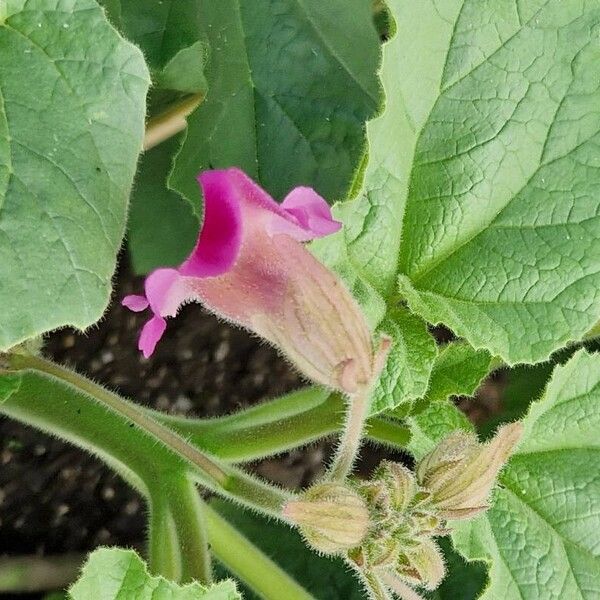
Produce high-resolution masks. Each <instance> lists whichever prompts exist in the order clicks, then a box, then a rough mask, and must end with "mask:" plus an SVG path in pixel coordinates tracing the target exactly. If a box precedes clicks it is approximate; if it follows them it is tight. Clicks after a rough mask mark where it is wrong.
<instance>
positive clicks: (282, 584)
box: [204, 505, 315, 600]
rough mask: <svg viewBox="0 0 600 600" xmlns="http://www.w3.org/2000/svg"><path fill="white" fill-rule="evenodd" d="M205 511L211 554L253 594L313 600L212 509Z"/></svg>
mask: <svg viewBox="0 0 600 600" xmlns="http://www.w3.org/2000/svg"><path fill="white" fill-rule="evenodd" d="M204 511H205V515H206V525H207V530H208V537H209V539H210V545H211V550H212V552H213V554H214V555H215V556H216V558H217V559H218V560H219V561H220V562H221V563H223V565H225V567H227V569H228V570H229V571H231V572H232V573H233V574H234V575H236V576H237V577H239V578H240V579H242V580H243V581H244V582H245V583H246V584H247V585H248V587H250V588H251V589H252V590H253V591H254V592H256V593H257V594H258V595H259V596H261V597H262V598H265V599H266V600H281V598H285V600H315V599H314V598H313V596H311V595H310V594H309V593H308V592H307V591H306V590H305V589H304V588H303V587H301V586H300V585H299V584H298V583H297V582H296V581H295V580H294V579H292V578H291V577H290V576H289V575H288V574H287V573H286V572H285V571H284V570H283V569H281V567H279V565H277V564H276V563H275V562H273V561H272V560H271V559H270V558H269V557H268V556H266V555H265V554H264V553H263V552H262V551H261V550H260V549H259V548H257V547H256V546H255V545H254V544H252V542H250V540H248V538H246V537H245V536H244V535H242V534H241V533H240V532H239V531H238V530H237V529H235V527H233V526H232V525H230V524H229V523H228V522H227V521H226V520H225V519H224V518H223V517H221V515H219V514H218V513H217V512H216V511H215V510H213V509H212V508H211V507H210V506H207V505H205V506H204Z"/></svg>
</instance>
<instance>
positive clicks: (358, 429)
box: [326, 386, 371, 482]
mask: <svg viewBox="0 0 600 600" xmlns="http://www.w3.org/2000/svg"><path fill="white" fill-rule="evenodd" d="M370 397H371V389H370V387H369V386H364V387H361V388H359V390H358V391H357V392H356V393H355V394H352V395H351V396H349V397H348V409H347V410H348V414H347V416H346V426H345V428H344V432H343V433H342V438H341V440H340V444H339V446H338V448H337V450H336V453H335V456H334V457H333V462H332V463H331V467H330V468H329V472H328V473H327V475H326V479H327V480H329V481H340V482H341V481H344V479H346V477H347V476H348V475H349V473H350V471H352V465H353V464H354V461H355V460H356V456H357V454H358V450H359V448H360V445H361V443H362V434H363V429H364V426H365V419H366V418H367V414H368V412H369V400H370Z"/></svg>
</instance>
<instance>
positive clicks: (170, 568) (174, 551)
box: [148, 489, 182, 581]
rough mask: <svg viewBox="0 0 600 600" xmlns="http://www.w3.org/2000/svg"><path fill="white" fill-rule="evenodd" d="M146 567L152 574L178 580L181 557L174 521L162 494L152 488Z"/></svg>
mask: <svg viewBox="0 0 600 600" xmlns="http://www.w3.org/2000/svg"><path fill="white" fill-rule="evenodd" d="M148 503H149V509H150V519H149V524H148V567H149V568H150V572H151V573H153V574H154V575H162V576H163V577H165V578H166V579H169V580H171V581H179V580H180V579H181V574H182V557H181V552H180V549H179V540H178V539H177V531H176V529H175V521H174V520H173V515H172V514H171V511H170V510H169V504H168V502H167V499H166V498H165V496H164V494H162V493H161V492H159V491H155V489H152V490H151V491H150V498H149V502H148Z"/></svg>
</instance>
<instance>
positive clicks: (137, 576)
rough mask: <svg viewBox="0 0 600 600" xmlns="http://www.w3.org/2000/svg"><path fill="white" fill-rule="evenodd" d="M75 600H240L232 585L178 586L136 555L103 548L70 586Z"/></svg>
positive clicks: (221, 583) (194, 584)
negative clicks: (151, 569)
mask: <svg viewBox="0 0 600 600" xmlns="http://www.w3.org/2000/svg"><path fill="white" fill-rule="evenodd" d="M69 596H70V597H71V598H72V600H92V598H93V599H94V600H241V598H242V597H241V595H240V594H239V593H238V591H237V590H236V586H235V583H234V582H233V581H230V580H229V581H221V582H219V583H216V584H213V585H211V586H210V587H208V588H206V587H204V586H202V585H200V584H199V583H197V582H194V583H190V584H188V585H177V584H176V583H173V582H172V581H167V580H166V579H164V578H163V577H155V576H152V575H150V574H149V573H148V570H147V569H146V565H145V564H144V561H143V560H142V559H141V558H140V557H139V556H138V555H137V554H136V553H135V552H134V551H133V550H124V549H122V548H100V549H99V550H95V551H94V552H92V554H90V556H89V558H88V559H87V562H86V563H85V565H84V566H83V569H82V572H81V576H80V577H79V579H78V580H77V581H76V582H75V583H74V584H73V585H72V586H71V588H70V590H69Z"/></svg>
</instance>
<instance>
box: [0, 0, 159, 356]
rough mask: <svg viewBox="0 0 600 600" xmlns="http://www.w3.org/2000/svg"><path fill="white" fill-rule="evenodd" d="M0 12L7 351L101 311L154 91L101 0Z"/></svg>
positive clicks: (42, 0)
mask: <svg viewBox="0 0 600 600" xmlns="http://www.w3.org/2000/svg"><path fill="white" fill-rule="evenodd" d="M2 8H3V11H4V12H3V14H2V15H0V17H1V18H0V55H1V56H2V60H1V61H0V350H1V349H6V348H8V347H10V346H12V345H14V344H17V343H19V342H21V341H23V340H25V339H27V338H29V337H33V336H35V335H38V334H40V333H42V332H44V331H47V330H50V329H53V328H55V327H59V326H62V325H66V324H71V325H75V326H77V327H79V328H85V327H87V326H88V325H90V324H92V323H94V322H95V321H96V320H98V319H99V318H100V316H101V315H102V313H103V311H104V309H105V307H106V304H107V302H108V298H109V295H110V290H111V276H112V273H113V270H114V266H115V257H116V253H117V250H118V248H119V246H120V244H121V238H122V235H123V229H124V225H125V215H126V209H127V198H128V195H129V190H130V187H131V182H132V179H133V174H134V171H135V163H136V159H137V155H138V153H139V150H140V148H141V140H142V135H143V122H144V111H145V102H144V100H145V94H146V90H147V87H148V73H147V70H146V67H145V65H144V61H143V58H142V55H141V53H140V52H139V51H138V50H137V49H136V48H134V47H133V46H132V45H130V44H128V43H126V42H124V41H123V40H122V39H121V38H120V37H119V36H118V34H117V33H116V31H115V30H114V29H113V28H112V27H111V26H110V25H109V24H108V22H107V21H106V19H105V17H104V14H103V12H102V10H101V9H100V8H99V7H98V5H97V4H96V3H95V2H94V1H93V0H72V1H71V2H69V3H67V4H66V5H65V6H63V5H62V4H61V3H58V4H57V2H56V1H55V0H19V1H11V2H8V3H6V4H4V6H3V7H2ZM66 8H68V10H67V9H66Z"/></svg>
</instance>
